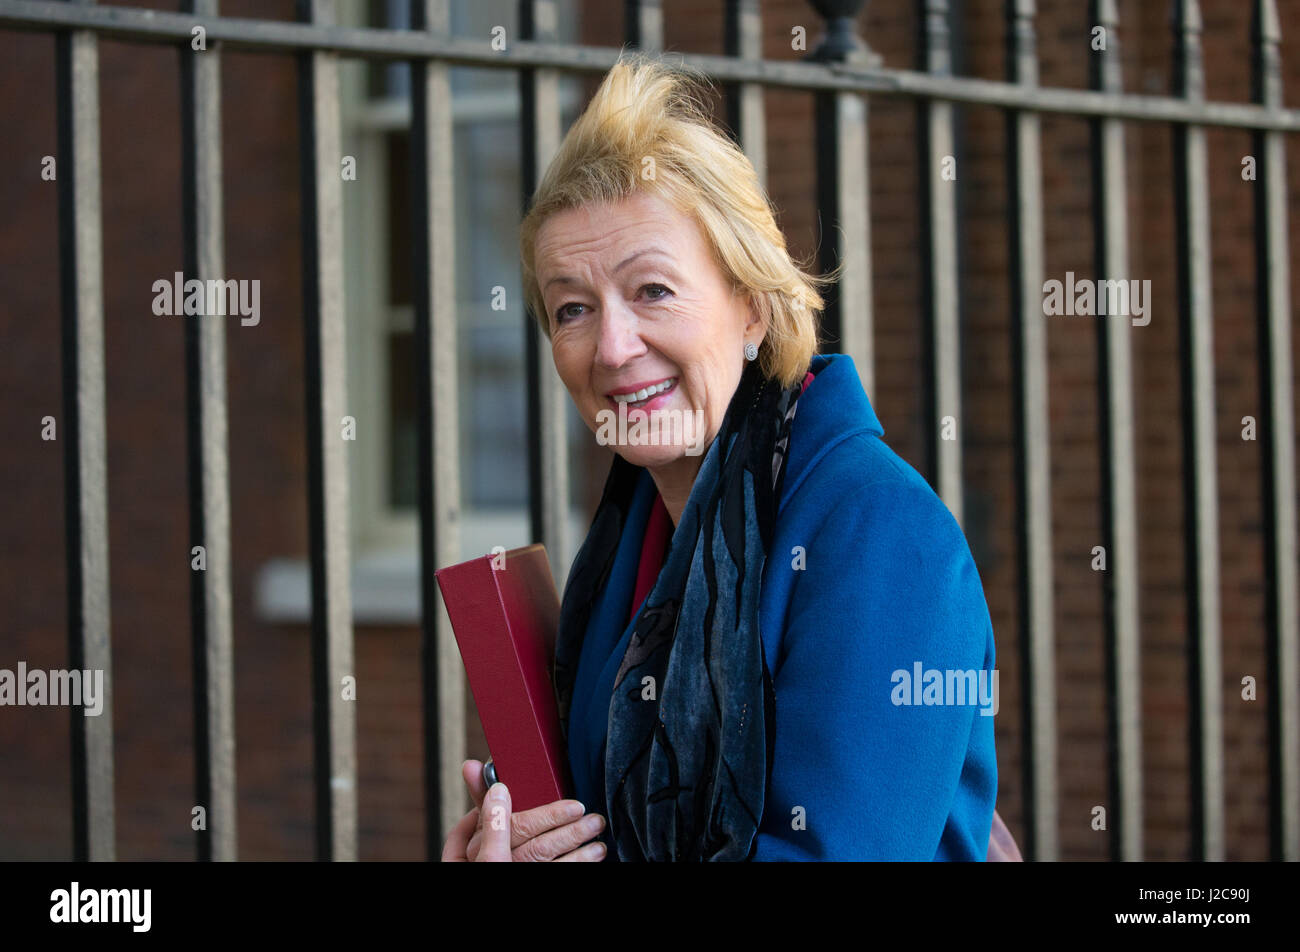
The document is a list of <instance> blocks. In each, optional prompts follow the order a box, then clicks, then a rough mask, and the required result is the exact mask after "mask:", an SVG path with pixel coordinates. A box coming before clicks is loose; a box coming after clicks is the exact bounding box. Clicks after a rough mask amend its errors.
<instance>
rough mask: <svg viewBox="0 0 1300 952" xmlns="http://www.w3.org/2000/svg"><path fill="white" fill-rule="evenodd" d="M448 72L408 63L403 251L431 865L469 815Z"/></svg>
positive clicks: (432, 20) (443, 15)
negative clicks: (452, 606) (408, 280)
mask: <svg viewBox="0 0 1300 952" xmlns="http://www.w3.org/2000/svg"><path fill="white" fill-rule="evenodd" d="M412 6H413V10H412V12H413V13H414V17H413V18H412V28H413V29H416V30H424V31H425V32H428V33H431V34H435V35H439V36H446V35H449V34H450V32H451V9H450V5H449V3H448V0H417V2H415V3H414V4H413V5H412ZM451 69H452V68H451V66H450V65H449V64H447V63H443V62H438V61H435V60H415V61H414V62H412V64H411V209H412V229H413V232H412V235H411V245H412V249H413V254H414V262H413V270H412V276H413V283H414V287H413V293H414V297H415V350H416V379H417V391H418V396H417V400H418V403H419V429H420V434H419V471H420V488H419V497H420V597H421V605H422V611H421V642H420V645H421V664H422V670H423V676H424V695H423V696H424V763H425V766H424V770H425V816H426V824H427V825H426V837H427V849H428V857H429V859H437V858H438V857H439V856H440V855H441V853H442V841H443V839H444V837H445V836H446V834H447V832H448V831H449V830H450V829H451V827H452V826H453V825H454V824H455V823H456V821H457V820H458V819H460V817H461V815H462V814H464V812H465V810H466V809H468V805H469V803H468V798H467V795H466V791H465V785H464V783H463V782H462V781H461V777H460V765H461V764H462V763H463V762H464V760H465V674H464V669H463V667H462V666H461V663H460V652H459V650H458V648H457V647H456V639H455V637H454V635H453V634H452V631H451V622H450V620H449V619H448V617H447V610H446V606H445V605H443V602H442V595H441V593H440V591H439V590H438V586H437V583H436V580H435V578H434V571H435V570H436V569H439V568H442V567H443V566H447V565H451V564H453V563H455V562H459V561H460V514H461V490H460V458H461V456H460V421H459V412H458V410H457V401H458V399H459V397H458V395H459V391H460V380H459V365H460V362H459V360H458V359H457V355H458V352H459V348H458V345H457V340H458V331H459V328H458V326H457V308H456V301H457V297H456V249H455V241H456V197H455V181H454V179H453V175H452V162H453V158H454V155H455V151H454V148H453V141H454V129H453V125H452V88H451Z"/></svg>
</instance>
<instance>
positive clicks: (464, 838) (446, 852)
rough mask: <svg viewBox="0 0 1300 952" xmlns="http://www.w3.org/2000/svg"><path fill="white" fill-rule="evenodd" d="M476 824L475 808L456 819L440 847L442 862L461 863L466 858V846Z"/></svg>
mask: <svg viewBox="0 0 1300 952" xmlns="http://www.w3.org/2000/svg"><path fill="white" fill-rule="evenodd" d="M477 825H478V809H477V808H475V809H473V810H470V811H469V812H468V813H466V814H465V815H464V816H463V817H461V818H460V819H459V820H457V821H456V825H455V826H453V827H452V828H451V832H450V833H448V834H447V842H446V843H445V844H443V847H442V861H443V862H444V863H463V862H465V861H466V860H467V859H468V857H467V855H466V847H467V846H468V844H469V838H470V836H471V835H472V834H473V832H474V828H475V827H476V826H477Z"/></svg>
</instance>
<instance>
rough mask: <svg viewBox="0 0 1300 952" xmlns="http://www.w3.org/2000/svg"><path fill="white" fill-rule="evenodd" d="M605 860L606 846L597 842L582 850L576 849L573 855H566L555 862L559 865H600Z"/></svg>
mask: <svg viewBox="0 0 1300 952" xmlns="http://www.w3.org/2000/svg"><path fill="white" fill-rule="evenodd" d="M604 858H605V844H604V843H602V842H600V840H597V841H596V842H595V843H588V844H587V845H586V846H584V847H582V848H581V849H576V850H574V851H573V852H572V853H565V854H564V855H563V856H561V857H559V858H558V859H556V860H555V862H557V863H599V862H601V861H602V860H603V859H604Z"/></svg>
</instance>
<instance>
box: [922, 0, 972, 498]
mask: <svg viewBox="0 0 1300 952" xmlns="http://www.w3.org/2000/svg"><path fill="white" fill-rule="evenodd" d="M919 12H920V13H921V16H922V18H923V22H924V29H923V34H924V50H923V53H922V57H921V58H922V59H923V61H924V62H923V65H924V67H925V69H926V71H927V72H929V73H930V74H931V75H935V76H951V75H952V48H951V38H950V36H949V30H948V0H921V4H920V11H919ZM921 110H922V115H921V117H920V119H921V137H920V141H921V149H922V156H921V164H920V168H921V170H922V172H921V174H922V175H923V176H924V182H923V183H922V189H923V207H924V209H925V213H926V215H927V218H928V221H927V227H926V232H927V233H928V235H929V240H928V242H927V243H926V245H925V248H924V253H923V259H924V265H925V280H926V287H927V293H926V295H925V298H926V304H927V314H926V320H927V322H928V324H929V332H928V334H927V336H928V338H929V343H930V348H929V353H928V354H927V355H926V360H927V361H928V374H927V377H928V378H929V379H928V381H927V383H928V386H927V391H928V393H929V400H928V402H929V404H930V407H929V409H930V419H929V434H928V437H927V440H926V443H927V447H928V449H929V453H930V464H931V472H932V474H933V479H934V485H935V488H936V489H937V490H938V493H939V496H940V498H942V499H943V501H944V504H945V505H947V507H948V509H949V510H951V512H952V514H953V516H954V518H956V520H957V522H958V523H961V522H962V451H961V431H962V394H961V336H960V335H961V328H960V326H959V323H958V313H957V281H958V272H957V180H956V179H955V178H945V177H944V175H943V165H944V161H945V157H952V158H953V160H954V161H955V159H956V155H955V153H956V136H955V134H954V126H953V106H952V103H950V102H942V101H940V100H935V99H927V100H924V102H923V105H922V106H921ZM944 417H952V418H953V420H954V421H955V427H954V428H955V431H956V433H955V436H956V438H955V439H943V438H942V437H943V432H942V430H943V419H944Z"/></svg>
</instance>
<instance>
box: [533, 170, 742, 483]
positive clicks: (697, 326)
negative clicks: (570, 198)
mask: <svg viewBox="0 0 1300 952" xmlns="http://www.w3.org/2000/svg"><path fill="white" fill-rule="evenodd" d="M535 266H536V274H537V279H538V283H539V284H540V286H541V289H542V296H543V299H544V300H545V302H546V310H547V319H548V321H549V322H550V328H551V355H552V357H553V358H554V360H555V369H556V370H557V371H558V372H559V375H560V378H561V379H562V380H563V381H564V386H565V387H566V388H567V389H568V391H569V394H570V395H571V396H572V397H573V401H574V403H575V404H576V405H577V407H578V411H579V413H581V415H582V418H583V419H584V420H585V421H586V423H587V426H589V427H590V428H591V429H592V431H593V432H594V433H596V434H597V436H598V437H600V436H601V435H602V433H604V434H609V433H610V432H611V430H614V428H613V427H610V426H608V423H609V422H610V421H611V420H612V419H617V417H618V416H619V414H620V408H619V403H620V399H616V396H618V397H620V398H621V400H624V401H627V404H626V409H625V410H624V411H622V412H624V413H625V414H626V419H627V421H628V423H629V424H631V423H635V421H637V420H638V418H640V419H641V420H642V421H643V422H644V423H646V424H648V425H650V426H654V425H656V423H658V424H662V423H663V421H664V420H667V419H669V418H674V422H677V421H680V422H681V423H682V424H683V425H684V426H691V425H692V422H691V421H693V422H694V425H695V426H696V427H697V428H698V429H696V430H695V431H694V435H693V436H692V435H690V434H689V433H688V432H687V431H686V430H685V429H684V428H683V429H680V430H677V431H672V430H663V431H662V432H664V433H666V434H667V433H672V432H677V433H682V434H684V435H685V438H684V439H678V440H677V441H676V442H674V443H672V444H671V445H644V441H641V440H635V439H634V440H626V441H624V442H614V441H609V440H602V442H612V445H613V448H614V449H615V451H616V452H618V453H619V455H621V456H623V458H624V459H626V460H627V461H628V462H630V463H633V464H635V465H637V466H645V467H647V468H651V469H658V468H660V467H664V466H669V465H671V464H673V463H676V462H677V461H679V460H682V459H683V458H684V457H687V456H693V457H695V458H696V459H695V465H696V466H697V467H698V464H699V460H700V459H701V458H702V456H701V455H700V454H702V452H703V450H704V449H706V448H707V447H708V446H709V444H710V443H711V442H712V440H713V438H714V437H715V436H716V435H717V433H718V430H719V429H720V428H721V426H722V418H723V416H724V415H725V414H726V411H727V406H728V405H729V404H730V402H731V398H732V396H733V395H734V393H735V392H736V387H737V386H738V385H739V383H740V375H741V372H742V370H743V369H744V363H745V356H744V349H745V343H746V342H747V341H753V342H754V343H755V344H758V343H760V342H761V341H762V339H763V332H762V329H761V326H760V323H759V321H758V319H757V317H756V316H754V314H753V313H752V309H751V308H750V305H749V297H748V295H745V294H735V293H733V292H732V289H731V287H730V285H729V283H728V282H727V280H726V279H725V277H724V276H723V274H722V272H721V270H720V269H719V268H718V266H717V264H716V263H715V262H714V259H713V256H712V254H711V252H710V250H709V247H708V244H707V242H706V239H705V237H704V234H703V232H702V231H701V230H700V227H699V226H698V225H697V224H696V223H695V221H694V220H693V219H692V218H689V217H687V216H685V215H683V214H681V213H680V212H678V211H677V209H676V208H674V207H673V206H672V205H671V204H670V203H668V202H666V201H664V200H663V199H660V198H659V197H658V196H655V195H651V194H649V193H638V194H636V195H633V196H632V197H629V198H627V199H624V200H623V201H621V202H619V203H617V204H614V205H609V204H600V205H588V206H583V207H580V208H574V209H568V210H565V211H562V212H557V213H556V214H554V215H552V216H551V217H550V218H548V219H547V220H546V222H545V223H544V224H543V226H542V228H541V229H540V231H539V233H538V237H537V245H536V258H535ZM656 386H658V387H665V386H666V389H662V390H661V392H659V393H650V394H649V395H647V396H645V399H644V400H642V401H640V402H635V398H634V397H633V399H632V400H628V398H627V394H629V393H630V392H632V391H639V390H642V389H645V388H654V387H656ZM655 411H659V412H658V413H655ZM688 417H689V420H688V419H687V418H688ZM656 418H658V419H657V420H656ZM614 432H617V431H616V430H614ZM632 442H637V443H641V444H642V445H631V444H632Z"/></svg>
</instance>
